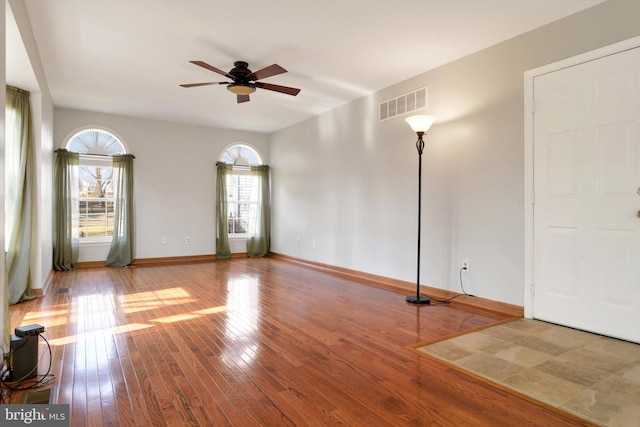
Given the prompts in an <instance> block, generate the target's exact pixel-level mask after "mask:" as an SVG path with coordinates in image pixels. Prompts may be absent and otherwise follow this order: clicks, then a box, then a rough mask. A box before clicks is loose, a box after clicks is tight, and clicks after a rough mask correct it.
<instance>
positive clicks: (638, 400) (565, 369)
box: [416, 319, 640, 427]
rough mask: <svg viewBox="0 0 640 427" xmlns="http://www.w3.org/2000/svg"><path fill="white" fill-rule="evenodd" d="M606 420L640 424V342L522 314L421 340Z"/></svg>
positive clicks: (484, 373)
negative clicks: (458, 333)
mask: <svg viewBox="0 0 640 427" xmlns="http://www.w3.org/2000/svg"><path fill="white" fill-rule="evenodd" d="M416 350H417V351H419V352H422V353H425V354H427V355H430V356H432V357H435V358H437V359H441V360H444V361H446V362H448V363H451V364H453V365H454V366H457V367H459V368H461V369H463V370H468V371H471V372H473V373H475V374H476V375H479V376H481V377H483V378H486V379H489V380H491V381H493V382H495V383H498V384H501V385H503V386H505V387H508V388H511V389H514V390H516V391H518V392H520V393H522V394H525V395H527V396H529V397H532V398H534V399H536V400H539V401H541V402H544V403H547V404H549V405H552V406H554V407H558V408H560V409H562V410H564V411H567V412H570V413H573V414H575V415H577V416H579V417H581V418H584V419H586V420H588V421H591V422H595V423H597V424H600V425H604V426H611V427H614V426H624V427H628V426H640V345H639V344H633V343H629V342H626V341H621V340H617V339H614V338H608V337H603V336H600V335H596V334H591V333H588V332H583V331H578V330H575V329H571V328H566V327H562V326H557V325H553V324H550V323H546V322H541V321H538V320H529V319H518V320H514V321H511V322H507V323H504V324H501V325H498V326H493V327H490V328H487V329H483V330H480V331H476V332H472V333H470V334H466V335H461V336H458V337H455V338H451V339H448V340H444V341H439V342H435V343H431V344H427V345H424V346H421V347H417V348H416Z"/></svg>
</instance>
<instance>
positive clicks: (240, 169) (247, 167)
mask: <svg viewBox="0 0 640 427" xmlns="http://www.w3.org/2000/svg"><path fill="white" fill-rule="evenodd" d="M238 146H243V147H244V148H247V149H249V150H251V151H252V152H253V154H255V157H256V159H257V162H258V163H256V162H255V161H254V162H253V163H250V162H249V160H248V159H244V158H242V157H237V155H239V153H240V151H243V150H235V152H233V150H234V149H236V148H237V147H238ZM231 159H235V160H234V164H233V170H232V172H231V174H230V176H243V175H244V176H246V175H250V174H251V166H258V165H262V164H263V160H262V156H261V155H260V152H259V151H258V150H257V149H256V148H255V147H253V146H252V145H250V144H247V143H245V142H235V143H233V144H229V145H228V146H226V147H225V149H224V150H222V154H221V155H220V157H219V161H221V162H226V163H228V162H229V160H231ZM227 202H228V204H229V205H230V204H231V203H233V204H241V203H251V204H253V205H254V206H255V207H256V209H257V206H258V200H250V201H249V202H247V201H233V202H230V201H229V200H227ZM228 211H230V209H228ZM229 219H230V218H227V223H228V221H229ZM254 221H255V217H254ZM249 228H251V227H249ZM246 231H247V232H246V233H229V239H230V240H245V239H247V238H248V237H249V231H250V230H246Z"/></svg>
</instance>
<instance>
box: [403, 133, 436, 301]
mask: <svg viewBox="0 0 640 427" xmlns="http://www.w3.org/2000/svg"><path fill="white" fill-rule="evenodd" d="M416 133H417V134H418V141H417V142H416V148H417V149H418V275H417V278H416V294H415V295H412V296H408V297H407V298H406V300H407V302H408V303H411V304H430V303H431V298H429V297H427V296H422V295H420V219H421V218H422V151H423V150H424V141H423V140H422V137H423V136H424V132H423V131H417V132H416Z"/></svg>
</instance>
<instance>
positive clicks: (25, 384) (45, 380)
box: [0, 333, 55, 404]
mask: <svg viewBox="0 0 640 427" xmlns="http://www.w3.org/2000/svg"><path fill="white" fill-rule="evenodd" d="M38 336H39V337H40V338H42V339H43V340H44V342H45V343H47V348H48V349H49V367H48V369H47V373H46V374H44V375H36V376H35V377H33V378H28V379H27V378H26V377H28V376H29V375H31V373H32V372H33V370H32V371H31V372H29V373H28V374H26V375H24V377H23V378H19V379H15V380H14V379H10V378H9V375H10V373H11V372H10V366H9V364H8V360H11V359H12V358H13V352H15V351H16V350H17V349H19V348H20V347H22V346H20V347H18V348H17V349H14V350H13V352H11V353H9V357H8V358H6V357H5V360H4V366H3V367H2V370H1V371H0V403H4V404H7V403H10V402H11V396H12V394H13V392H15V391H22V390H30V389H35V388H38V387H42V386H45V385H47V384H49V383H50V382H51V381H53V379H54V378H55V376H54V375H52V374H50V373H51V366H52V364H53V355H52V351H51V345H50V344H49V341H48V340H47V338H45V336H44V335H42V333H38ZM22 345H24V344H22ZM36 366H37V365H36ZM36 366H34V368H33V369H36Z"/></svg>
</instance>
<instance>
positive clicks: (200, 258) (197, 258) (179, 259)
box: [78, 252, 248, 268]
mask: <svg viewBox="0 0 640 427" xmlns="http://www.w3.org/2000/svg"><path fill="white" fill-rule="evenodd" d="M247 256H248V255H247V253H246V252H236V253H233V254H231V258H247ZM216 260H217V258H216V255H215V254H207V255H189V256H173V257H158V258H135V259H134V260H133V262H132V263H131V265H133V266H143V265H145V266H151V265H170V264H194V263H198V262H214V261H216ZM104 266H105V265H104V261H83V262H79V263H78V268H94V267H104Z"/></svg>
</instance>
